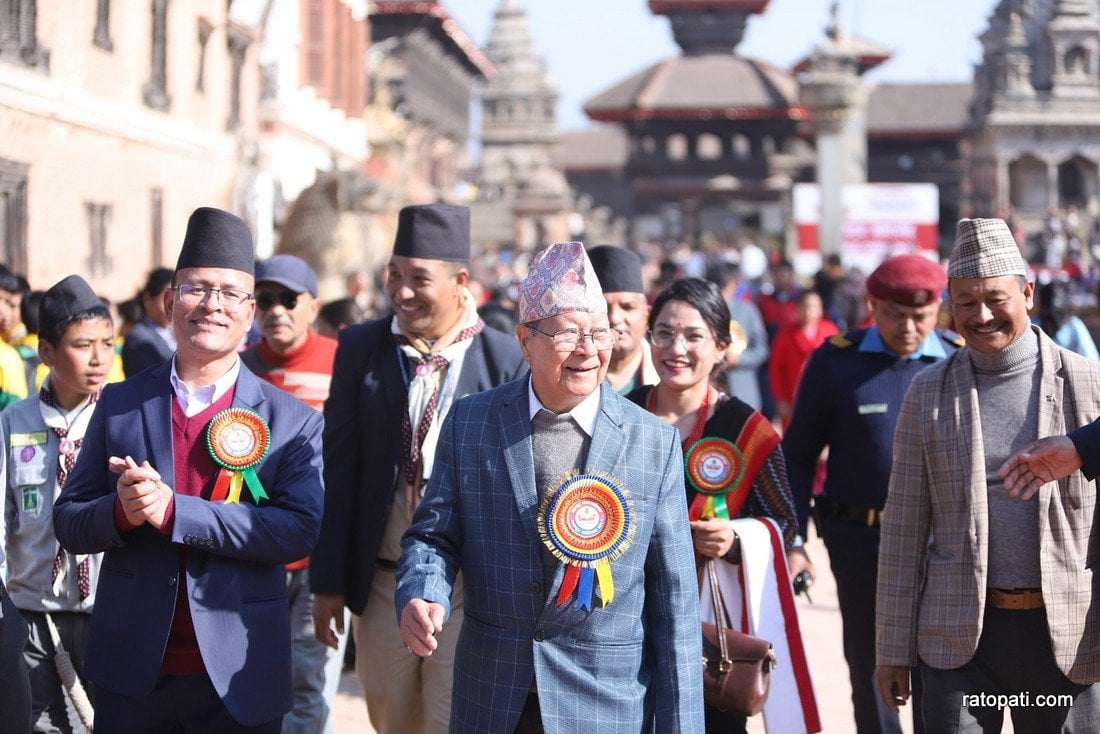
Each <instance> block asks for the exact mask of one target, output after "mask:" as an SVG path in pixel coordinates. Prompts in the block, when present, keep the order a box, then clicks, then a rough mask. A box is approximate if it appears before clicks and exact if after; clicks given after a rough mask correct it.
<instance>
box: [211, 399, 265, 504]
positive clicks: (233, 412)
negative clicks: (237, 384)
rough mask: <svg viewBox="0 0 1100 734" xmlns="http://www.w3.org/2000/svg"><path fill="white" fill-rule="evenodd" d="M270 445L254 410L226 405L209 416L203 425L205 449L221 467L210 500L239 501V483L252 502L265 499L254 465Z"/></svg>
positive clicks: (260, 419) (235, 502) (237, 502)
mask: <svg viewBox="0 0 1100 734" xmlns="http://www.w3.org/2000/svg"><path fill="white" fill-rule="evenodd" d="M270 447H271V429H270V428H268V426H267V422H266V421H264V419H263V417H262V416H260V414H259V413H256V412H255V411H252V410H248V409H247V408H227V409H226V410H223V411H221V412H220V413H218V414H217V415H215V416H214V417H213V418H211V419H210V424H209V425H208V426H207V427H206V450H207V451H209V452H210V456H211V457H213V459H214V462H215V463H217V465H218V466H220V467H221V471H220V472H219V473H218V479H217V481H215V483H214V491H213V493H211V495H210V500H211V501H212V502H217V501H220V500H225V501H226V502H227V503H230V504H240V501H241V486H242V484H243V485H247V486H248V491H249V492H250V493H251V494H252V501H253V502H254V503H255V504H257V505H258V504H260V500H261V499H265V500H266V499H268V496H267V492H266V491H264V486H263V484H261V483H260V478H259V477H258V476H256V470H255V466H256V465H257V464H259V463H260V462H261V461H263V458H264V457H265V456H267V450H268V448H270Z"/></svg>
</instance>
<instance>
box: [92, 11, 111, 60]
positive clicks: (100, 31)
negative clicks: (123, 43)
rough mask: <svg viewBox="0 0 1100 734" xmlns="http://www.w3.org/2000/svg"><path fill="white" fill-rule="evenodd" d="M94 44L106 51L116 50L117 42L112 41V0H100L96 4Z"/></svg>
mask: <svg viewBox="0 0 1100 734" xmlns="http://www.w3.org/2000/svg"><path fill="white" fill-rule="evenodd" d="M92 44H93V45H96V46H99V47H100V48H101V49H103V50H104V51H114V50H115V44H114V43H113V42H112V41H111V0H99V3H98V4H97V5H96V13H95V31H94V32H93V33H92Z"/></svg>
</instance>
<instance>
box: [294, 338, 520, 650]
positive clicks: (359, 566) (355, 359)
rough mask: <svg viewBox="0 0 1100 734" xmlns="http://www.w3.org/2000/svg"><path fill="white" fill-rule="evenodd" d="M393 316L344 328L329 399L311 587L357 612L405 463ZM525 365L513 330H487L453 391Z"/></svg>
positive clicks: (510, 374) (503, 378)
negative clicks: (322, 507) (322, 500)
mask: <svg viewBox="0 0 1100 734" xmlns="http://www.w3.org/2000/svg"><path fill="white" fill-rule="evenodd" d="M391 321H392V317H391V318H383V319H378V320H376V321H371V322H368V323H365V324H359V325H357V326H349V327H348V328H346V329H344V330H343V331H342V332H341V333H340V337H339V341H340V343H339V346H338V347H337V349H336V362H335V364H334V365H333V370H332V384H331V387H330V389H329V396H328V400H326V401H325V440H324V445H325V487H326V495H325V517H324V522H323V523H322V525H321V537H320V539H319V540H318V541H317V547H316V548H315V549H314V551H313V556H312V557H311V560H310V568H309V578H310V587H311V589H312V591H313V592H314V593H321V594H343V595H344V597H345V604H346V605H347V607H348V608H349V609H351V611H352V612H354V613H355V614H362V613H363V609H364V607H365V606H366V604H367V596H368V594H369V593H370V588H371V583H372V582H373V580H374V562H375V560H376V559H377V558H378V548H379V546H381V544H382V535H383V533H384V532H385V529H386V522H387V520H388V519H389V516H390V508H391V507H392V506H393V497H394V489H395V487H396V486H397V485H396V482H397V475H398V472H399V471H400V469H401V464H402V453H401V452H402V449H403V446H402V441H401V426H402V422H403V420H404V413H405V402H406V398H407V396H408V386H407V383H406V382H405V377H404V376H403V374H402V371H401V364H400V362H399V361H398V352H397V346H396V344H395V342H394V340H393V336H392V334H391V332H390V324H391ZM526 364H527V363H526V362H524V360H523V354H522V353H521V352H520V349H519V344H518V343H517V342H516V339H515V337H514V336H511V335H508V334H503V333H500V332H497V331H495V330H493V329H490V328H486V329H485V330H483V331H482V332H481V333H480V334H478V335H477V336H475V337H474V338H473V342H472V343H471V344H470V347H469V349H467V351H466V355H465V357H464V358H463V362H462V371H461V372H460V374H459V375H458V382H457V383H456V386H455V395H456V397H461V396H463V395H469V394H471V393H476V392H481V391H483V390H488V389H489V388H492V387H496V386H497V385H500V384H501V383H504V382H507V381H509V380H513V379H515V378H516V377H518V376H519V375H520V374H523V373H524V372H525V371H526ZM388 560H392V561H396V560H397V559H396V558H391V559H388ZM395 634H396V630H395Z"/></svg>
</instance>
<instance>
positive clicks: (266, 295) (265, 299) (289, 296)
mask: <svg viewBox="0 0 1100 734" xmlns="http://www.w3.org/2000/svg"><path fill="white" fill-rule="evenodd" d="M300 295H301V294H300V293H295V292H294V291H285V290H284V291H278V292H277V293H276V292H273V291H260V292H259V293H257V294H256V308H258V309H260V310H261V311H267V310H269V309H271V308H272V307H273V306H274V305H275V304H276V303H278V304H279V305H280V306H282V307H283V308H285V309H286V310H287V311H290V310H291V309H293V308H294V307H295V306H297V305H298V296H300Z"/></svg>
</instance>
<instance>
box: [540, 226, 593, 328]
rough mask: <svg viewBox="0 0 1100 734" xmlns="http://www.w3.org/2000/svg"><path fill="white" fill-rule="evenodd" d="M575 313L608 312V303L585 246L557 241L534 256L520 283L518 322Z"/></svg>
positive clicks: (578, 243)
mask: <svg viewBox="0 0 1100 734" xmlns="http://www.w3.org/2000/svg"><path fill="white" fill-rule="evenodd" d="M574 311H586V312H588V313H607V301H605V300H604V297H603V290H601V289H600V281H599V279H598V278H597V277H596V270H595V268H593V267H592V261H591V260H589V259H588V253H586V252H585V251H584V245H582V244H581V243H580V242H559V243H558V244H555V245H550V246H549V247H547V248H546V249H545V250H543V251H542V252H540V253H539V254H538V255H536V256H535V259H534V261H532V263H531V267H530V268H529V269H528V271H527V277H526V278H524V279H523V280H522V281H521V282H520V284H519V316H520V319H519V320H520V322H521V323H524V324H528V323H531V322H532V321H539V320H540V319H548V318H550V317H551V316H557V315H559V314H563V313H572V312H574Z"/></svg>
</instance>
